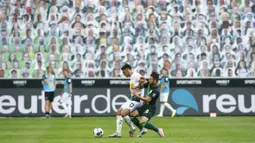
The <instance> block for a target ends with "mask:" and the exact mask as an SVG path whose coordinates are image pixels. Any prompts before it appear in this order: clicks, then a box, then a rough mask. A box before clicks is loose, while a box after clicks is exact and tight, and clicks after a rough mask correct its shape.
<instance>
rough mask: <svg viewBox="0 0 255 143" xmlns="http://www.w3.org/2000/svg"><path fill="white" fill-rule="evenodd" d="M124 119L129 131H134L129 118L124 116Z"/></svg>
mask: <svg viewBox="0 0 255 143" xmlns="http://www.w3.org/2000/svg"><path fill="white" fill-rule="evenodd" d="M124 119H125V121H126V123H127V124H128V126H129V128H130V130H133V129H135V127H134V126H133V124H132V121H131V119H130V117H129V116H125V117H124Z"/></svg>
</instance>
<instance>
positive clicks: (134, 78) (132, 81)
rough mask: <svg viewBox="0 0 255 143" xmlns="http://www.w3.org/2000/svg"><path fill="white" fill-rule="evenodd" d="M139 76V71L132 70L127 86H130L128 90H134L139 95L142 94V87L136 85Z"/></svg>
mask: <svg viewBox="0 0 255 143" xmlns="http://www.w3.org/2000/svg"><path fill="white" fill-rule="evenodd" d="M140 78H141V75H140V74H139V73H137V72H133V74H132V75H131V77H130V82H129V85H130V87H129V88H130V91H131V90H135V91H136V92H137V93H138V94H139V95H140V96H144V89H140V88H139V87H138V85H139V80H140ZM131 96H133V95H131ZM131 98H132V97H131Z"/></svg>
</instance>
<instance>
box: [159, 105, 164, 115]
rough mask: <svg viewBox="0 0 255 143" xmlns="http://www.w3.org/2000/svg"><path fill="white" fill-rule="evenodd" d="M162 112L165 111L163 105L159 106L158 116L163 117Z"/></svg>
mask: <svg viewBox="0 0 255 143" xmlns="http://www.w3.org/2000/svg"><path fill="white" fill-rule="evenodd" d="M164 110H165V104H160V112H159V115H160V116H163V113H164Z"/></svg>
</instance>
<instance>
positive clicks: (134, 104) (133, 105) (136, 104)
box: [121, 101, 140, 137]
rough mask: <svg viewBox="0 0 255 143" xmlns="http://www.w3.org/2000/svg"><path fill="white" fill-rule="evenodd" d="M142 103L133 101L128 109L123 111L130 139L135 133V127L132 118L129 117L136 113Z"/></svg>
mask: <svg viewBox="0 0 255 143" xmlns="http://www.w3.org/2000/svg"><path fill="white" fill-rule="evenodd" d="M139 104H140V102H136V101H131V102H130V104H129V106H128V108H124V109H123V110H122V111H121V115H122V117H123V118H124V120H125V121H126V123H127V124H128V126H129V137H133V136H134V133H135V127H134V126H133V124H132V121H131V118H130V117H129V116H128V115H129V114H130V113H131V112H132V111H134V110H135V109H136V108H138V107H139V106H140V105H139Z"/></svg>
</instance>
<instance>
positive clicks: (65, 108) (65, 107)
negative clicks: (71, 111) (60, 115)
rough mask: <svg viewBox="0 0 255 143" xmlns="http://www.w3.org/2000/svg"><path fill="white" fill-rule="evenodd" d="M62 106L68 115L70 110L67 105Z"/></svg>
mask: <svg viewBox="0 0 255 143" xmlns="http://www.w3.org/2000/svg"><path fill="white" fill-rule="evenodd" d="M61 105H62V107H63V108H64V110H65V112H66V114H68V108H67V105H66V104H63V103H62V104H61Z"/></svg>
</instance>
